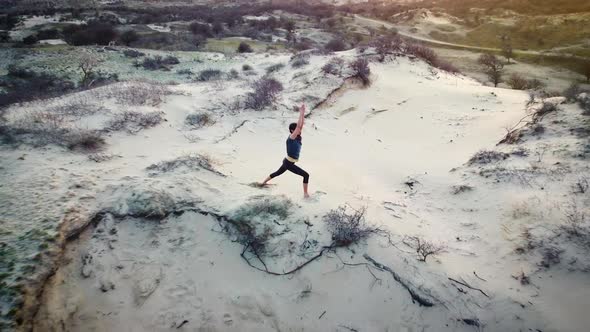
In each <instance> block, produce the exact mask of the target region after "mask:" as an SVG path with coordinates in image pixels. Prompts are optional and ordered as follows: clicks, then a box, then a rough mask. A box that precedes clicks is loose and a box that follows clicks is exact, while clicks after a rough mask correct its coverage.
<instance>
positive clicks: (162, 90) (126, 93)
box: [92, 81, 172, 106]
mask: <svg viewBox="0 0 590 332" xmlns="http://www.w3.org/2000/svg"><path fill="white" fill-rule="evenodd" d="M92 91H93V93H94V94H96V95H97V96H96V98H101V97H102V98H113V99H115V101H116V102H117V103H119V104H122V105H130V106H157V105H159V104H160V103H161V102H162V101H163V99H164V96H167V95H170V94H172V91H171V90H170V89H169V88H168V87H166V86H165V85H163V84H160V83H155V82H140V81H135V82H124V83H115V84H111V85H108V86H106V87H103V88H98V89H95V90H92Z"/></svg>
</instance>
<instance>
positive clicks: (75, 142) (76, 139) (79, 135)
mask: <svg viewBox="0 0 590 332" xmlns="http://www.w3.org/2000/svg"><path fill="white" fill-rule="evenodd" d="M64 139H65V144H66V146H67V147H68V149H70V150H81V151H97V150H100V149H101V148H102V147H103V146H104V145H105V144H106V142H105V140H104V138H103V137H102V133H101V132H100V131H97V130H76V131H72V132H70V133H68V135H66V136H65V137H64Z"/></svg>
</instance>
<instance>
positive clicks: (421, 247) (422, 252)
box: [403, 236, 446, 262]
mask: <svg viewBox="0 0 590 332" xmlns="http://www.w3.org/2000/svg"><path fill="white" fill-rule="evenodd" d="M403 242H404V243H405V244H406V245H407V246H408V247H410V248H412V249H414V250H416V253H417V254H418V260H419V261H421V262H426V259H427V258H428V256H435V255H438V254H440V253H443V252H444V251H445V250H446V246H444V245H440V244H435V243H432V242H430V241H427V240H424V238H422V237H420V236H407V237H405V238H404V240H403Z"/></svg>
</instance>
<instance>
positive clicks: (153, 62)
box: [141, 55, 180, 71]
mask: <svg viewBox="0 0 590 332" xmlns="http://www.w3.org/2000/svg"><path fill="white" fill-rule="evenodd" d="M179 63H180V60H178V58H177V57H175V56H171V55H169V56H167V57H165V58H163V57H162V56H160V55H156V56H154V57H153V58H150V57H146V58H144V59H143V61H142V62H141V66H142V67H143V68H144V69H147V70H165V71H169V70H170V67H171V66H173V65H177V64H179Z"/></svg>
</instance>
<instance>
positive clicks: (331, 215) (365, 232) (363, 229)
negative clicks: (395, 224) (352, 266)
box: [323, 206, 381, 247]
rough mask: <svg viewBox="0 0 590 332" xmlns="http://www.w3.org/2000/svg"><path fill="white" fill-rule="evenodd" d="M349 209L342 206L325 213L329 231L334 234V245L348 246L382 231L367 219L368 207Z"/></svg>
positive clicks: (324, 218)
mask: <svg viewBox="0 0 590 332" xmlns="http://www.w3.org/2000/svg"><path fill="white" fill-rule="evenodd" d="M351 210H352V212H350V213H349V212H348V211H347V207H346V206H340V207H338V209H336V210H331V211H330V212H328V213H327V214H326V215H324V217H323V220H324V222H325V223H326V226H327V228H328V231H329V232H330V233H331V234H332V245H333V246H334V247H348V246H350V245H352V244H356V243H358V242H359V241H361V240H363V239H366V238H367V237H369V236H370V235H371V234H375V233H379V232H381V230H380V229H378V228H375V227H371V226H368V225H367V224H366V221H365V214H366V212H367V208H366V207H362V208H360V209H358V210H356V209H352V208H351Z"/></svg>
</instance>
